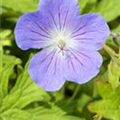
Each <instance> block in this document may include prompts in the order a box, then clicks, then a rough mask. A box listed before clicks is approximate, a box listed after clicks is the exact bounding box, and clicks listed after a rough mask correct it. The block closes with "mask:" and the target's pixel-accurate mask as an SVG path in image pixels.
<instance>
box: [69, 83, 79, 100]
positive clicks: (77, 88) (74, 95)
mask: <svg viewBox="0 0 120 120" xmlns="http://www.w3.org/2000/svg"><path fill="white" fill-rule="evenodd" d="M80 87H81V85H78V86H77V87H76V89H75V91H74V93H73V95H72V97H71V99H70V101H72V100H74V99H75V97H76V96H77V94H78V92H79V90H80Z"/></svg>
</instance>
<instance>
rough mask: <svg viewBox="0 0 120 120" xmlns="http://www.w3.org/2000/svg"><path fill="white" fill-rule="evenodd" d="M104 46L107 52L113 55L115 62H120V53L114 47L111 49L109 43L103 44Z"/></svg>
mask: <svg viewBox="0 0 120 120" xmlns="http://www.w3.org/2000/svg"><path fill="white" fill-rule="evenodd" d="M102 46H103V48H104V49H105V50H106V52H107V53H108V54H109V55H110V56H111V58H112V59H113V60H114V61H115V63H117V64H119V62H118V58H119V54H117V53H116V52H115V51H114V50H113V49H111V48H110V47H109V46H107V45H102Z"/></svg>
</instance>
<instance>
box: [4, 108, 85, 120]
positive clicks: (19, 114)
mask: <svg viewBox="0 0 120 120" xmlns="http://www.w3.org/2000/svg"><path fill="white" fill-rule="evenodd" d="M39 113H40V111H39ZM2 118H3V120H48V119H49V120H85V119H82V118H79V117H75V116H70V115H62V116H61V115H56V114H49V113H47V114H37V115H36V114H34V113H29V112H27V111H25V110H19V109H10V110H8V111H6V112H4V113H3V114H2Z"/></svg>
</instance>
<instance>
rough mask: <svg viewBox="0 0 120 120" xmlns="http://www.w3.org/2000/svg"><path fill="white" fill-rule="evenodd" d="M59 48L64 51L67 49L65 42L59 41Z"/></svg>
mask: <svg viewBox="0 0 120 120" xmlns="http://www.w3.org/2000/svg"><path fill="white" fill-rule="evenodd" d="M58 47H59V48H60V49H61V50H63V48H64V47H65V42H64V41H63V40H59V41H58Z"/></svg>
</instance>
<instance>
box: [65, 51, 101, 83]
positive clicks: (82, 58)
mask: <svg viewBox="0 0 120 120" xmlns="http://www.w3.org/2000/svg"><path fill="white" fill-rule="evenodd" d="M70 54H71V56H70V58H68V59H67V60H66V68H65V72H64V76H66V79H67V80H68V81H72V82H76V83H80V84H82V83H86V82H88V81H89V80H91V79H92V78H93V77H95V76H96V75H97V74H98V73H99V68H100V66H101V64H102V57H101V55H100V54H99V53H98V52H89V53H88V52H86V51H78V50H74V51H71V53H70ZM68 71H69V72H68Z"/></svg>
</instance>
